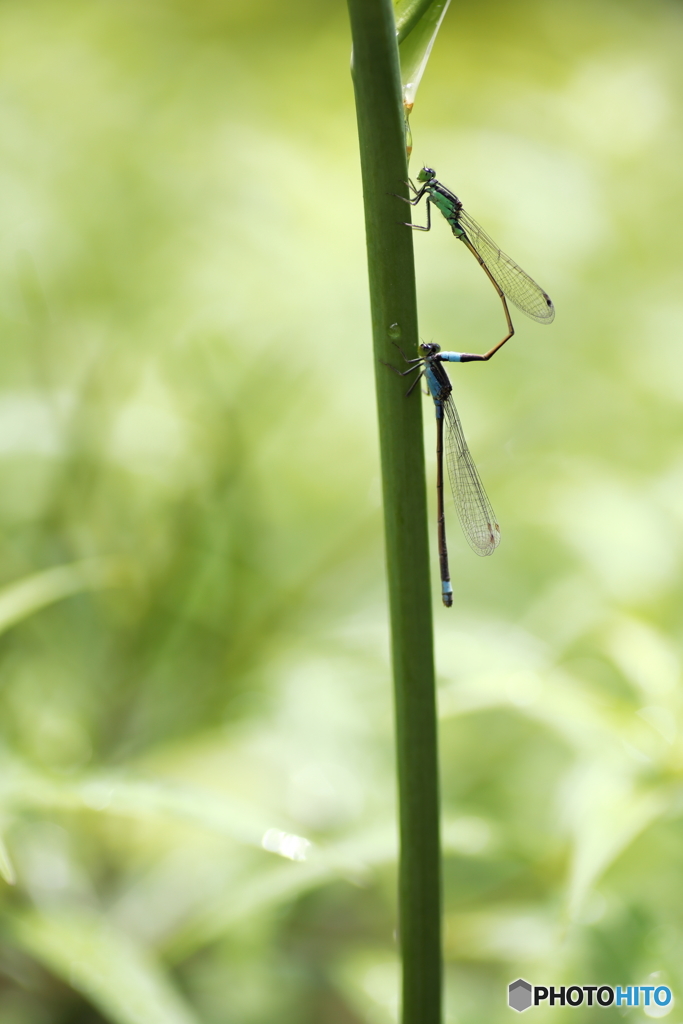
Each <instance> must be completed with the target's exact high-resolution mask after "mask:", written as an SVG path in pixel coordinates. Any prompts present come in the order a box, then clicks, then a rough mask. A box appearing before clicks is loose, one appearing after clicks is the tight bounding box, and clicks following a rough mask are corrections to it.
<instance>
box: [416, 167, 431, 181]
mask: <svg viewBox="0 0 683 1024" xmlns="http://www.w3.org/2000/svg"><path fill="white" fill-rule="evenodd" d="M435 177H436V171H435V170H434V168H433V167H423V168H422V170H421V171H420V173H419V174H418V176H417V180H418V181H432V180H433V179H434V178H435Z"/></svg>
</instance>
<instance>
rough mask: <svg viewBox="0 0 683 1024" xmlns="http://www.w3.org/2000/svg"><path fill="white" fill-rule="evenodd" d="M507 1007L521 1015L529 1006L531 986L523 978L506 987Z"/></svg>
mask: <svg viewBox="0 0 683 1024" xmlns="http://www.w3.org/2000/svg"><path fill="white" fill-rule="evenodd" d="M508 1006H509V1007H510V1008H511V1009H513V1010H517V1012H518V1013H522V1011H523V1010H528V1009H529V1007H530V1006H531V985H530V984H529V982H528V981H524V979H523V978H517V981H513V982H511V983H510V984H509V985H508Z"/></svg>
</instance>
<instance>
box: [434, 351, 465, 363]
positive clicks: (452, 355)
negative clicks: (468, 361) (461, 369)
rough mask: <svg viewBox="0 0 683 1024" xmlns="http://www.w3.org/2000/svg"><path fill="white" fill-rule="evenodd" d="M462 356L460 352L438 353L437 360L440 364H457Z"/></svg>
mask: <svg viewBox="0 0 683 1024" xmlns="http://www.w3.org/2000/svg"><path fill="white" fill-rule="evenodd" d="M462 355H463V354H462V352H439V359H440V360H441V362H442V363H459V362H460V361H461V360H462Z"/></svg>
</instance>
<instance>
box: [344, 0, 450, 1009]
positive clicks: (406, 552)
mask: <svg viewBox="0 0 683 1024" xmlns="http://www.w3.org/2000/svg"><path fill="white" fill-rule="evenodd" d="M348 7H349V14H350V18H351V31H352V37H353V79H354V89H355V94H356V111H357V116H358V134H359V140H360V156H361V168H362V176H363V194H364V202H365V227H366V235H367V249H368V268H369V278H370V303H371V311H372V331H373V340H374V356H375V379H376V388H377V406H378V414H379V434H380V454H381V463H382V487H383V497H384V524H385V536H386V555H387V572H388V584H389V605H390V617H391V637H392V639H391V649H392V659H393V673H394V689H395V702H396V744H397V763H398V796H399V824H400V864H399V921H400V927H399V931H400V943H401V954H402V960H403V1000H402V1014H403V1015H402V1020H403V1024H440V1021H441V882H440V852H439V786H438V763H437V762H438V758H437V731H436V701H435V689H434V654H433V638H432V611H431V588H430V581H429V544H428V534H427V506H426V497H425V470H424V449H423V436H422V402H421V396H420V389H419V387H418V388H416V389H415V390H414V391H413V393H412V395H411V396H410V398H409V399H406V397H405V393H406V391H407V388H408V386H409V385H408V384H407V383H406V378H403V379H401V378H399V377H397V376H396V374H394V373H392V372H391V371H390V370H389V369H387V367H386V366H384V365H383V363H384V362H389V363H394V364H397V363H400V364H402V366H401V369H402V368H403V366H404V365H405V364H403V360H402V357H401V355H400V353H399V352H398V351H397V349H396V347H395V346H394V344H393V341H394V340H395V341H397V343H398V344H399V345H400V346H401V348H402V349H403V350H404V351H405V352H406V354H407V355H409V356H414V355H415V354H416V352H417V344H418V331H417V306H416V297H415V268H414V263H413V241H412V232H411V231H409V230H408V229H407V228H406V227H404V226H403V224H402V223H401V222H402V221H406V220H409V219H410V217H409V216H406V213H409V212H410V207H408V206H406V205H404V204H403V203H401V202H399V200H398V199H396V197H395V196H394V195H391V193H394V192H395V193H398V194H399V195H402V196H404V197H406V198H407V196H408V190H407V185H406V179H407V177H408V171H407V166H406V154H405V139H404V134H403V106H402V98H401V79H400V73H399V62H398V48H397V43H396V29H395V24H394V15H393V9H392V4H391V2H390V0H348Z"/></svg>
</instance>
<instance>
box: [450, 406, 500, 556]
mask: <svg viewBox="0 0 683 1024" xmlns="http://www.w3.org/2000/svg"><path fill="white" fill-rule="evenodd" d="M444 412H445V418H446V444H445V449H446V451H445V454H446V465H447V466H448V477H449V479H450V481H451V490H452V491H453V501H454V502H455V507H456V510H457V513H458V518H459V519H460V525H461V526H462V529H463V533H464V534H465V536H466V537H467V539H468V541H469V543H470V546H471V547H472V548H473V549H474V551H476V552H477V554H478V555H491V554H493V552H494V551H495V550H496V548H497V547H498V544H499V543H500V527H499V526H498V523H497V522H496V513H495V512H494V511H493V509H492V507H491V502H490V501H489V499H488V496H487V494H486V491H485V490H484V485H483V484H482V482H481V480H480V479H479V474H478V473H477V467H476V466H475V465H474V462H473V461H472V456H471V455H470V450H469V448H468V447H467V442H466V441H465V435H464V434H463V432H462V426H461V423H460V417H459V416H458V410H457V409H456V408H455V405H454V403H453V399H452V398H450V396H449V398H448V399H447V400H446V401H445V402H444Z"/></svg>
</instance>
